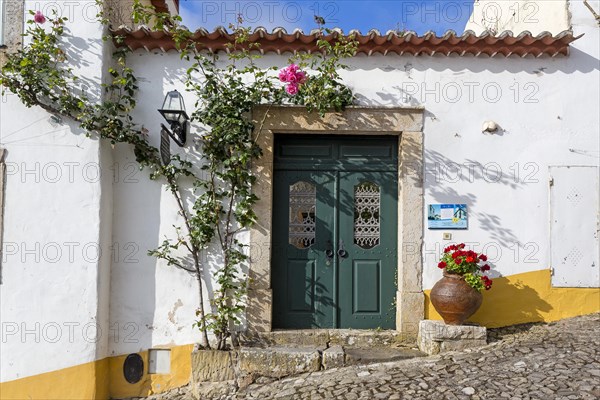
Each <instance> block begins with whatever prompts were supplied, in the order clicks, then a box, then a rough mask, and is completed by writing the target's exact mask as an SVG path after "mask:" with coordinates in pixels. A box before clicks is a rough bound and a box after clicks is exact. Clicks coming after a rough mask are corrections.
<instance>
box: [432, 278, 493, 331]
mask: <svg viewBox="0 0 600 400" xmlns="http://www.w3.org/2000/svg"><path fill="white" fill-rule="evenodd" d="M482 301H483V296H482V295H481V293H480V292H479V291H477V290H475V289H473V288H472V287H471V286H469V284H468V283H467V282H465V280H464V279H463V276H462V275H458V274H449V273H446V271H444V277H443V278H442V279H440V280H439V281H438V282H437V283H436V284H435V285H434V286H433V289H431V303H432V304H433V307H435V309H436V310H437V312H438V313H439V314H440V315H441V316H442V318H443V319H444V322H445V323H447V324H448V325H463V324H464V323H465V321H466V319H467V318H469V317H470V316H471V315H473V314H475V311H477V310H478V309H479V307H480V306H481V302H482Z"/></svg>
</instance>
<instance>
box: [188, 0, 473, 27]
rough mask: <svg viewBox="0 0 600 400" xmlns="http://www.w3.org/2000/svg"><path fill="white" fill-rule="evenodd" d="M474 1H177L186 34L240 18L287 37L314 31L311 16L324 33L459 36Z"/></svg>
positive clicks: (253, 25) (224, 24)
mask: <svg viewBox="0 0 600 400" xmlns="http://www.w3.org/2000/svg"><path fill="white" fill-rule="evenodd" d="M473 1H474V0H460V1H459V0H456V1H455V0H372V1H359V0H338V1H313V0H301V1H277V0H260V1H254V0H235V1H234V0H208V1H207V0H180V13H181V16H182V18H183V24H184V25H186V26H187V27H188V28H190V29H196V28H199V27H204V28H206V29H208V30H212V29H214V28H215V27H217V26H219V25H223V26H228V25H229V23H233V22H235V19H236V15H237V14H241V15H242V17H243V18H244V21H245V23H244V25H246V26H252V27H257V26H264V27H265V28H267V29H269V30H271V29H273V28H275V27H278V26H282V27H284V28H286V29H287V30H288V31H291V30H293V29H295V28H301V29H303V30H304V31H305V32H308V31H310V30H311V29H314V28H316V27H317V25H316V23H315V22H314V15H315V14H317V15H320V16H322V17H323V18H324V19H325V21H326V25H325V26H326V27H329V28H333V27H339V28H342V29H343V30H344V31H345V32H347V31H349V30H350V29H359V30H360V31H361V32H363V33H366V32H367V31H368V30H369V29H371V28H376V29H379V30H380V31H382V33H383V32H386V31H388V30H396V29H398V30H413V31H416V32H417V33H419V34H423V33H425V32H427V31H430V30H431V31H434V32H436V33H437V34H443V33H444V32H445V31H446V30H448V29H453V30H455V31H457V32H458V33H462V32H463V31H464V28H465V25H466V23H467V20H468V19H469V16H470V15H471V11H472V10H473Z"/></svg>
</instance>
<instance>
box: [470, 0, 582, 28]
mask: <svg viewBox="0 0 600 400" xmlns="http://www.w3.org/2000/svg"><path fill="white" fill-rule="evenodd" d="M577 6H579V5H577ZM569 27H570V22H569V12H568V2H567V1H561V0H538V1H532V0H500V1H498V0H475V2H474V3H473V13H472V14H471V17H470V18H469V20H468V22H467V25H466V27H465V30H472V31H474V32H475V33H477V34H481V33H483V32H485V31H486V30H489V31H490V32H493V33H501V32H503V31H512V32H513V33H514V34H515V35H518V34H519V33H521V32H524V31H529V32H531V33H532V34H533V35H538V34H540V33H541V32H544V31H547V32H550V33H552V34H553V35H556V34H558V33H560V32H562V31H565V30H568V29H569Z"/></svg>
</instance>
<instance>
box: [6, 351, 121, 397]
mask: <svg viewBox="0 0 600 400" xmlns="http://www.w3.org/2000/svg"><path fill="white" fill-rule="evenodd" d="M107 377H108V359H104V360H99V361H95V362H90V363H86V364H81V365H77V366H75V367H69V368H64V369H61V370H58V371H52V372H47V373H44V374H39V375H34V376H29V377H27V378H22V379H17V380H14V381H9V382H2V383H0V399H2V400H24V399H33V400H37V399H44V400H46V399H47V400H82V399H107V398H108V396H109V385H108V380H107Z"/></svg>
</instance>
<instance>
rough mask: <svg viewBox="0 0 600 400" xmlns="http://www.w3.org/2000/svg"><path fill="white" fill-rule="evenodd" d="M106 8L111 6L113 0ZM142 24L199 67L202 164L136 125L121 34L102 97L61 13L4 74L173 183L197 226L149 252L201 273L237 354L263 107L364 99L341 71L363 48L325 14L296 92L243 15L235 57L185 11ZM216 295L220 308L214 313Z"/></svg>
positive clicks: (192, 87) (148, 14)
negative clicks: (216, 47) (213, 45)
mask: <svg viewBox="0 0 600 400" xmlns="http://www.w3.org/2000/svg"><path fill="white" fill-rule="evenodd" d="M98 2H99V3H100V4H102V1H101V0H98ZM104 6H105V8H104V10H103V12H102V13H101V14H100V15H99V16H98V17H99V21H100V22H101V23H103V24H105V25H109V23H110V21H109V20H108V17H107V15H109V14H110V12H109V11H110V10H107V9H106V7H107V6H106V4H104ZM32 14H33V13H32ZM132 19H133V21H134V22H135V23H137V24H145V25H148V24H151V25H152V29H154V30H163V29H165V30H168V32H169V34H170V35H171V37H172V40H173V41H174V43H175V44H176V47H177V48H178V50H179V52H180V55H181V58H182V62H183V63H187V65H189V68H188V69H187V72H186V74H185V76H184V77H183V80H184V83H185V86H186V88H187V90H188V91H189V92H190V93H191V94H192V95H193V96H194V97H195V99H196V100H195V104H194V111H193V112H192V114H191V119H192V122H193V123H194V124H195V125H196V126H201V127H202V128H201V130H202V133H201V134H200V137H199V138H198V140H199V141H200V142H201V148H202V151H201V154H200V157H201V159H202V161H201V162H197V163H192V162H191V161H190V159H191V154H188V153H183V155H180V154H174V155H172V156H171V157H170V162H169V163H167V164H164V163H163V162H162V161H161V158H160V156H159V152H158V149H157V148H156V147H154V146H153V145H152V144H150V142H149V140H148V131H147V130H146V129H145V128H144V127H143V126H142V125H141V124H139V123H137V122H135V121H134V120H133V118H132V116H131V113H132V111H133V110H134V109H135V108H136V106H137V100H136V94H137V91H138V84H137V78H136V77H135V75H134V72H133V70H132V69H131V68H130V67H129V66H128V64H127V54H128V52H129V51H128V50H127V48H126V47H124V46H121V44H122V42H123V39H124V38H123V37H119V36H116V35H113V34H109V35H108V36H107V37H106V38H105V39H106V40H108V41H112V42H114V43H115V44H116V45H117V46H116V50H115V51H114V54H113V59H114V62H113V65H112V66H111V67H110V68H109V69H108V71H107V76H108V79H107V80H106V83H104V84H102V87H101V88H100V89H101V90H98V91H97V93H96V92H94V93H95V97H94V96H92V95H89V94H88V93H87V91H86V90H85V88H84V87H83V85H82V83H81V79H80V78H79V77H78V76H77V75H75V73H74V71H73V69H72V68H71V67H70V66H69V62H68V59H67V55H66V52H65V50H64V45H65V44H64V42H63V41H61V37H62V36H64V35H65V23H66V20H67V19H66V18H62V17H59V16H57V15H54V16H52V17H49V18H48V19H47V22H48V24H49V26H42V24H39V23H36V22H35V21H33V20H32V21H28V24H29V25H28V29H27V31H26V33H25V36H27V37H28V38H29V39H30V40H29V42H28V44H27V45H26V46H25V47H23V49H21V50H18V51H17V52H16V53H13V54H11V55H10V56H9V57H8V60H7V62H6V64H5V65H4V66H3V68H2V71H1V73H0V84H2V86H3V87H4V88H6V89H8V90H10V91H11V92H13V93H15V94H17V95H18V96H19V98H20V99H21V101H22V102H23V103H24V104H25V105H26V106H28V107H31V106H40V107H42V108H43V109H45V110H47V111H49V112H52V113H57V114H61V115H63V116H66V117H69V118H71V119H73V120H75V121H77V122H78V123H79V125H80V127H81V128H83V129H84V130H85V131H86V132H87V134H88V135H98V136H99V137H101V138H103V139H106V140H109V141H110V142H111V143H112V144H116V143H124V144H128V145H130V146H131V148H132V151H133V153H134V155H135V158H136V160H137V161H138V163H139V164H140V168H146V169H148V170H149V171H150V178H151V179H153V180H161V181H162V182H164V183H165V184H166V187H167V189H168V191H169V192H170V193H171V194H172V195H173V197H174V200H175V203H176V204H177V207H178V210H179V214H180V215H181V217H182V219H183V221H184V225H185V229H182V228H181V227H179V226H175V236H176V237H175V238H168V237H167V238H165V239H164V240H163V241H162V243H161V244H160V245H159V246H158V247H157V248H156V249H154V250H150V251H149V252H148V254H149V255H151V256H154V257H157V258H159V259H162V260H164V261H165V262H166V263H167V265H169V266H173V267H176V268H180V269H182V270H184V271H187V272H189V273H190V274H191V275H193V276H194V277H195V278H196V280H197V284H198V295H199V306H198V310H197V313H196V316H197V322H196V326H197V327H198V328H199V330H200V332H201V339H202V341H201V344H202V345H203V346H205V347H206V348H210V347H211V345H210V342H209V337H208V332H209V331H210V332H212V334H213V335H214V337H215V343H216V345H215V347H216V348H217V349H225V348H226V347H227V340H228V338H230V336H231V335H232V332H233V331H234V327H235V326H237V325H239V324H240V323H241V315H242V313H243V311H244V304H245V303H246V292H247V286H248V279H247V276H246V274H245V273H244V272H243V268H244V265H246V264H247V262H248V253H249V251H248V248H247V245H246V244H244V242H243V241H242V240H241V239H240V238H239V234H240V233H241V232H242V231H244V230H245V229H247V228H248V227H250V226H251V225H252V224H253V223H254V222H255V221H256V214H255V212H254V206H255V204H256V202H257V201H258V197H256V195H255V194H254V193H252V184H253V183H254V182H255V181H256V177H255V176H254V175H252V172H251V165H252V163H253V162H254V161H256V160H257V159H258V158H259V157H260V156H261V149H260V147H259V146H258V144H257V140H256V137H253V132H259V131H260V127H256V126H254V124H253V122H252V111H253V109H254V107H255V106H257V105H259V104H269V105H272V104H286V103H288V104H297V105H304V106H305V107H306V108H307V110H308V111H309V112H310V111H317V112H318V113H319V114H320V115H324V114H325V113H326V112H327V111H330V110H336V111H340V110H342V109H343V108H344V107H346V106H348V105H350V104H352V102H353V100H354V98H353V94H352V91H351V90H350V89H349V88H348V87H346V86H345V85H344V84H343V82H342V80H341V77H340V75H339V71H340V70H341V69H343V68H344V65H343V64H342V63H341V60H342V59H344V58H346V57H351V56H353V55H354V54H355V53H356V48H357V42H356V41H355V40H354V38H353V37H345V36H343V35H337V34H332V32H331V31H329V30H327V29H325V28H323V26H322V24H323V23H324V21H323V20H322V19H319V23H320V26H319V34H318V35H317V36H318V40H317V47H318V49H319V50H320V51H318V52H315V53H313V54H297V55H295V56H293V57H292V58H291V59H290V63H295V64H293V68H291V67H292V65H290V68H289V71H292V72H293V73H294V74H295V75H290V76H287V75H286V78H285V80H284V82H288V85H287V86H286V87H285V89H284V87H283V85H282V83H281V81H280V80H281V76H282V75H281V73H280V74H279V75H280V76H279V78H278V75H277V73H276V71H277V69H278V68H277V67H275V66H273V67H267V68H264V67H259V66H258V65H257V62H256V61H257V59H258V58H260V57H261V55H260V52H259V51H258V50H259V44H257V43H254V42H252V41H251V40H250V36H251V30H250V28H247V27H243V26H242V23H243V21H242V20H241V19H238V21H237V24H236V25H232V26H230V30H232V31H233V40H232V41H231V43H229V44H228V45H227V47H228V48H227V53H226V57H225V58H224V59H221V58H220V57H219V55H218V54H211V53H207V52H203V51H200V50H198V46H197V43H196V42H194V41H193V40H192V36H193V33H192V32H190V31H189V30H188V29H187V28H185V27H183V26H181V25H180V21H181V18H180V17H178V16H172V15H170V14H168V13H157V12H156V11H155V9H154V8H153V7H152V6H146V5H143V4H141V3H139V2H138V1H135V2H134V5H133V10H132ZM44 23H45V22H44ZM296 64H297V65H296ZM301 70H302V71H301ZM303 70H306V71H308V72H304V71H303ZM288 78H289V79H291V80H292V81H291V84H290V83H289V82H290V81H288V80H287V79H288ZM290 86H293V87H290ZM262 122H264V121H262ZM262 122H259V123H262ZM189 182H191V185H190V184H189ZM184 183H185V185H186V187H187V186H191V189H190V190H191V193H192V194H193V203H191V205H188V204H187V203H186V202H185V201H184V197H183V195H182V191H181V186H182V185H184ZM207 252H208V253H213V254H211V255H212V257H211V258H212V259H217V260H221V261H220V262H216V263H211V265H208V264H207V262H203V261H202V260H203V257H202V255H203V253H207ZM186 254H187V256H186ZM207 258H208V257H205V258H204V259H207ZM211 277H213V278H214V281H215V282H216V289H215V290H214V291H213V292H212V294H210V293H209V295H208V296H206V295H205V293H204V290H203V283H204V281H205V280H206V279H210V278H211ZM205 298H206V299H207V300H208V301H209V302H210V307H209V311H206V312H205V309H206V307H205V306H204V301H205Z"/></svg>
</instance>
